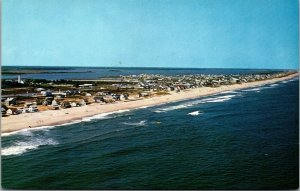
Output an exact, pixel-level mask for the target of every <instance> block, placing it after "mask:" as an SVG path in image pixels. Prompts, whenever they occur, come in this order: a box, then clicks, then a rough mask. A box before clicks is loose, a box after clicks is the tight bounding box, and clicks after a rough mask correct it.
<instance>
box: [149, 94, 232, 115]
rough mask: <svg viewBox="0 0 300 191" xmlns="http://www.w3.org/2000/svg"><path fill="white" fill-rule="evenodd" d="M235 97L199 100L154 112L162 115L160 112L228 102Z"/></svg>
mask: <svg viewBox="0 0 300 191" xmlns="http://www.w3.org/2000/svg"><path fill="white" fill-rule="evenodd" d="M235 96H237V95H224V96H218V97H212V98H206V99H201V100H195V101H190V102H187V103H185V104H180V105H175V106H168V107H163V108H158V109H157V110H155V111H154V112H156V113H162V112H167V111H172V110H177V109H183V108H188V107H192V106H194V105H197V104H200V103H214V102H224V101H228V100H230V99H232V98H233V97H235Z"/></svg>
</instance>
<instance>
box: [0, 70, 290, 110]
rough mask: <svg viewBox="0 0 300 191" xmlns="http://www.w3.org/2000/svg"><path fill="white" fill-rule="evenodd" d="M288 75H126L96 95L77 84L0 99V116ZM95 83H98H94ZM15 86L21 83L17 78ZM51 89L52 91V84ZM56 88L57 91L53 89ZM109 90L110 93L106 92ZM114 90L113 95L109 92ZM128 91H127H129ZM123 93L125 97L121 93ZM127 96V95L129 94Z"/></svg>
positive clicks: (88, 86)
mask: <svg viewBox="0 0 300 191" xmlns="http://www.w3.org/2000/svg"><path fill="white" fill-rule="evenodd" d="M290 73H291V72H280V73H279V72H278V73H268V74H243V75H203V74H199V75H176V76H164V75H149V74H140V75H130V76H120V77H117V78H109V79H102V81H103V82H106V83H109V84H110V85H108V86H106V90H105V91H98V90H99V88H100V89H102V87H94V85H93V84H81V85H79V87H77V88H76V87H74V86H72V85H70V84H66V85H59V87H64V90H62V91H61V90H58V91H52V90H50V89H47V90H46V89H44V88H35V90H34V92H31V93H28V92H27V93H26V94H24V93H23V94H19V95H13V96H2V98H1V113H2V116H8V115H17V114H21V113H28V112H38V111H39V110H40V109H43V110H45V109H50V110H58V109H66V108H71V107H82V106H85V105H87V104H90V103H103V104H106V103H112V102H116V101H128V98H129V96H131V97H132V96H133V97H134V96H136V97H137V98H138V97H148V96H151V95H153V94H156V93H157V92H171V91H175V92H180V91H181V90H184V89H190V88H198V87H203V86H206V87H218V86H221V85H231V84H240V83H247V82H253V81H259V80H266V79H272V78H278V77H283V76H286V75H289V74H290ZM98 81H99V80H98ZM18 82H20V83H21V79H20V77H18ZM22 82H23V81H22ZM52 87H55V86H54V84H53V86H52ZM56 88H57V87H56ZM110 89H111V91H110ZM113 89H114V90H115V89H118V90H121V91H119V92H123V93H115V92H114V91H112V90H113ZM129 90H130V91H129ZM124 92H127V93H124ZM129 92H130V93H129Z"/></svg>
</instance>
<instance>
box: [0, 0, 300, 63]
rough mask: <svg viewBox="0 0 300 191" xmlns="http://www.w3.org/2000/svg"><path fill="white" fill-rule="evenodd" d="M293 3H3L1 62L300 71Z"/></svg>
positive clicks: (162, 0)
mask: <svg viewBox="0 0 300 191" xmlns="http://www.w3.org/2000/svg"><path fill="white" fill-rule="evenodd" d="M298 28H299V24H298V0H3V1H2V65H22V66H23V65H34V66H46V65H47V66H48V65H50V66H129V67H133V66H137V67H144V66H145V67H197V68H284V69H288V68H298V63H299V57H298V56H299V55H298V52H299V44H298V42H299V37H298Z"/></svg>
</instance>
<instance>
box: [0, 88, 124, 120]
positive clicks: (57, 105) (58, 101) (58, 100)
mask: <svg viewBox="0 0 300 191" xmlns="http://www.w3.org/2000/svg"><path fill="white" fill-rule="evenodd" d="M35 91H36V93H31V94H29V95H24V96H23V100H24V99H25V100H26V101H18V99H19V100H22V96H20V95H17V96H15V97H8V96H4V97H2V98H1V113H2V116H9V115H18V114H22V113H34V112H38V111H39V108H43V110H45V109H46V110H58V109H67V108H71V107H82V106H85V105H88V104H90V103H103V104H105V103H112V102H116V101H125V100H128V97H129V94H127V93H124V94H116V93H113V92H110V91H103V92H97V93H95V94H94V95H93V96H92V94H91V93H87V92H82V93H81V92H80V90H77V89H70V90H65V91H60V90H59V91H58V92H53V91H51V90H45V89H43V88H36V89H35ZM24 97H25V98H24Z"/></svg>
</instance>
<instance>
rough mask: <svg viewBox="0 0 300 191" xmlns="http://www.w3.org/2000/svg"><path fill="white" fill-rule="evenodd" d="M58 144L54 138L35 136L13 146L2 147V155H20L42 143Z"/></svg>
mask: <svg viewBox="0 0 300 191" xmlns="http://www.w3.org/2000/svg"><path fill="white" fill-rule="evenodd" d="M57 144H58V143H57V142H56V141H55V140H53V139H41V138H34V139H32V140H29V141H19V142H16V143H15V144H14V145H12V146H9V147H4V148H2V149H1V155H2V156H8V155H20V154H23V153H25V152H27V151H30V150H35V149H37V148H38V147H39V146H42V145H57Z"/></svg>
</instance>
